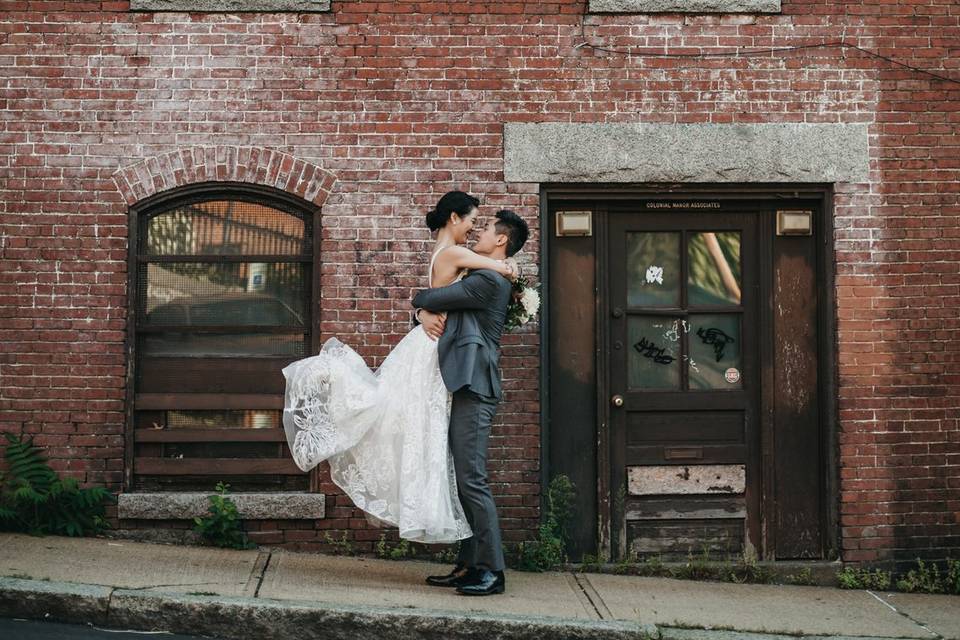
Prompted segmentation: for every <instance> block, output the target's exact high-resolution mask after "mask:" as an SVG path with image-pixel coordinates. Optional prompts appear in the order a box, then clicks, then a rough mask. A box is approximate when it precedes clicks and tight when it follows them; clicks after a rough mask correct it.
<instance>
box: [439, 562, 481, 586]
mask: <svg viewBox="0 0 960 640" xmlns="http://www.w3.org/2000/svg"><path fill="white" fill-rule="evenodd" d="M476 573H477V570H476V569H469V568H467V566H466V565H464V564H458V565H457V566H455V567H454V568H453V571H451V572H450V573H448V574H447V575H445V576H427V584H429V585H430V586H433V587H459V586H460V584H461V583H463V582H470V581H472V580H474V578H475V577H476Z"/></svg>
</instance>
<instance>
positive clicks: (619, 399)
mask: <svg viewBox="0 0 960 640" xmlns="http://www.w3.org/2000/svg"><path fill="white" fill-rule="evenodd" d="M610 404H612V405H613V406H615V407H622V406H623V396H622V395H620V394H619V393H618V394H617V395H615V396H613V397H612V398H610Z"/></svg>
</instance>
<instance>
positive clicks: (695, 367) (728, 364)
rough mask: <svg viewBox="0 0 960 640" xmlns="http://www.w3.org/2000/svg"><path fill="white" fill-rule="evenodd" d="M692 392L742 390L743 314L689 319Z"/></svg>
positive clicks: (714, 315) (699, 316) (710, 315)
mask: <svg viewBox="0 0 960 640" xmlns="http://www.w3.org/2000/svg"><path fill="white" fill-rule="evenodd" d="M689 337H690V359H689V362H688V363H687V366H688V373H689V376H690V388H691V389H721V390H724V389H728V390H729V389H741V388H742V387H743V383H742V382H741V377H742V368H743V362H742V358H741V352H740V342H741V336H740V314H738V313H726V314H719V313H717V314H697V315H692V316H690V336H689Z"/></svg>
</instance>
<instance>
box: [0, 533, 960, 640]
mask: <svg viewBox="0 0 960 640" xmlns="http://www.w3.org/2000/svg"><path fill="white" fill-rule="evenodd" d="M447 568H448V567H447V566H445V565H443V566H441V565H435V564H430V563H425V562H414V561H409V562H392V561H386V560H375V559H369V558H347V557H337V556H325V555H315V554H297V553H288V552H281V551H274V552H268V551H229V550H222V549H211V548H201V547H182V546H168V545H156V544H144V543H137V542H127V541H123V540H112V539H103V538H81V539H74V538H56V537H48V538H33V537H29V536H22V535H13V534H0V576H3V577H0V616H7V617H28V618H38V617H39V618H42V617H45V616H46V617H49V618H52V619H56V620H62V621H66V622H91V623H94V624H98V625H105V626H112V627H125V628H134V629H144V630H151V629H157V630H166V631H172V632H176V633H201V634H208V635H211V636H217V637H222V638H245V637H251V638H252V637H257V638H264V637H270V638H288V637H289V638H296V639H297V640H305V639H308V638H313V637H317V638H320V637H325V638H339V637H343V638H365V637H370V638H377V639H378V640H388V639H390V638H457V637H462V638H473V637H484V638H488V637H517V638H526V637H529V638H544V637H551V638H552V637H557V638H560V637H565V638H566V637H570V638H639V637H648V638H677V639H678V640H681V639H682V640H689V639H692V638H708V637H709V638H715V639H716V640H722V639H724V638H729V637H745V635H747V634H749V633H757V634H789V635H794V636H831V637H852V636H861V637H874V638H922V639H930V638H933V639H937V638H945V639H947V638H949V639H954V640H960V598H957V597H954V596H922V595H907V594H896V593H892V594H888V593H872V592H868V591H843V590H839V589H831V588H822V587H794V586H768V585H734V584H726V583H716V582H692V581H679V580H670V579H664V578H638V577H631V576H613V575H601V574H585V573H577V574H574V573H542V574H532V573H518V572H509V571H508V572H507V593H506V594H505V595H502V596H492V597H486V598H469V597H464V596H458V595H456V594H455V593H453V592H452V591H450V590H446V589H438V588H434V587H429V586H427V585H426V584H424V582H423V578H424V576H426V575H427V574H430V573H442V572H444V571H445V570H446V569H447ZM733 631H735V632H740V633H731V632H733Z"/></svg>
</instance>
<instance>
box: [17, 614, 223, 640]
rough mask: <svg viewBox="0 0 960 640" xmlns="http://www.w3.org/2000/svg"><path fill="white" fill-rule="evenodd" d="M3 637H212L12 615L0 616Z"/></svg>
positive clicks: (101, 639) (88, 639) (133, 639)
mask: <svg viewBox="0 0 960 640" xmlns="http://www.w3.org/2000/svg"><path fill="white" fill-rule="evenodd" d="M0 638H3V639H4V640H107V639H109V640H213V639H211V638H203V637H201V636H181V635H175V634H172V633H165V632H157V631H118V630H115V629H98V628H96V627H92V626H89V625H82V624H62V623H59V622H37V621H34V620H17V619H11V618H0Z"/></svg>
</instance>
